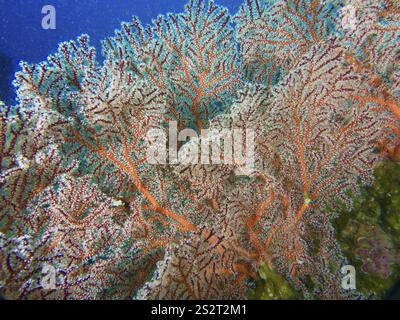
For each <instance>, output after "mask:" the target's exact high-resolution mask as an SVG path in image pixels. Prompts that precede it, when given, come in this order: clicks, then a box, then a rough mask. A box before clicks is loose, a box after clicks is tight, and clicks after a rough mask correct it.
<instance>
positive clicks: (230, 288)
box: [0, 0, 400, 299]
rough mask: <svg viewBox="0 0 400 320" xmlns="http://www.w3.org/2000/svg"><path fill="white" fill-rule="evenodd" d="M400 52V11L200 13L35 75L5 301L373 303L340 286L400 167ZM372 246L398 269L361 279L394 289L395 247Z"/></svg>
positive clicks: (13, 136) (6, 215)
mask: <svg viewBox="0 0 400 320" xmlns="http://www.w3.org/2000/svg"><path fill="white" fill-rule="evenodd" d="M399 43H400V7H399V4H398V3H397V2H396V1H383V0H374V1H364V0H349V1H344V0H343V1H342V0H284V1H277V0H275V1H272V0H264V1H263V0H245V1H244V3H243V5H242V7H241V9H240V11H239V12H238V13H237V14H236V15H231V14H230V13H228V11H227V9H226V8H224V7H221V6H219V5H217V4H216V3H214V2H213V1H205V0H204V1H202V0H191V1H190V2H189V3H188V4H187V5H186V8H185V10H184V12H183V13H181V14H167V15H165V16H159V17H158V18H157V19H156V20H154V21H153V23H152V24H151V25H148V26H144V25H142V24H141V22H140V21H139V20H138V19H137V18H133V20H132V21H131V22H129V23H123V24H122V27H121V29H120V30H118V31H116V32H115V36H114V37H112V38H108V39H106V40H105V41H104V43H103V56H104V62H102V63H100V62H99V61H102V59H100V58H99V57H96V55H97V53H96V51H95V49H94V48H93V47H92V46H91V45H90V44H89V37H88V36H87V35H83V36H81V37H80V38H78V39H77V40H76V41H69V42H65V43H61V44H60V46H59V48H58V51H57V52H56V53H55V54H52V55H50V56H49V57H48V58H47V60H46V61H44V62H42V63H39V64H28V63H26V62H22V63H21V71H19V72H18V73H17V74H16V79H15V82H14V84H15V87H16V90H17V94H18V102H17V104H16V105H15V106H5V105H2V107H1V122H0V128H1V135H0V138H1V140H0V148H1V149H0V156H1V158H0V160H1V174H0V184H1V199H0V201H1V215H0V230H1V233H0V250H1V251H0V261H1V264H2V269H1V273H0V292H1V294H2V296H3V297H5V298H7V299H132V298H135V299H245V298H248V297H249V292H253V293H254V292H255V291H257V290H258V289H257V288H258V283H259V282H260V280H262V279H264V280H265V279H267V282H268V281H270V283H275V284H276V285H277V286H278V287H279V288H278V290H276V292H278V293H279V292H280V293H279V294H278V293H276V292H275V293H273V292H272V291H271V292H270V293H269V294H267V295H266V296H268V297H270V298H276V299H278V298H285V297H286V298H288V297H292V298H293V297H294V296H295V297H297V298H301V299H353V298H355V299H359V298H368V297H369V296H370V295H369V294H368V293H362V292H360V291H358V290H357V289H356V288H354V287H352V288H351V289H352V290H349V289H348V288H346V286H342V278H343V275H342V273H341V268H342V267H343V266H346V265H349V261H348V257H347V256H346V254H345V252H344V251H343V250H342V248H341V246H340V245H339V241H338V238H337V236H336V230H335V224H334V220H335V219H337V218H338V216H339V212H340V210H339V209H338V208H339V207H342V206H343V205H345V206H346V208H347V209H351V207H352V201H351V199H352V198H351V196H350V194H357V193H358V192H359V191H360V190H361V189H360V187H363V186H365V185H371V183H373V181H374V169H375V167H376V166H377V165H378V164H379V163H381V162H382V160H383V159H384V158H387V157H388V155H387V154H388V152H389V151H393V150H397V151H396V152H397V155H398V145H399V139H400V121H399V120H400V47H399ZM171 126H172V127H174V128H175V130H172V131H171ZM204 130H206V134H205V135H204V134H203V133H204ZM235 130H237V131H235ZM171 132H172V135H171ZM202 132H203V133H202ZM235 132H236V134H235ZM222 133H223V134H222ZM170 146H175V147H176V148H175V147H172V148H171V150H170V148H169V147H170ZM201 146H206V147H205V148H203V147H201ZM236 148H237V150H236V151H235V150H233V149H236ZM396 148H397V149H396ZM219 149H225V150H224V151H225V152H219V153H218V152H217V151H218V150H219ZM388 150H389V151H388ZM219 151H221V150H219ZM384 151H385V152H384ZM177 154H178V155H177ZM391 154H392V155H393V154H395V153H394V152H391ZM211 157H213V159H211ZM178 158H179V159H178ZM165 159H166V160H165ZM212 160H219V161H217V163H216V162H215V161H212ZM236 160H237V161H236ZM363 241H364V243H365V245H366V247H365V248H362V249H360V250H359V251H358V252H359V254H360V255H366V256H369V258H370V259H373V258H374V256H377V257H376V259H377V260H379V259H384V261H383V262H381V264H379V263H377V262H375V263H373V262H371V261H365V262H364V263H363V266H362V270H357V272H358V273H362V272H369V271H373V270H375V269H378V272H379V273H381V274H382V275H383V276H384V277H388V276H389V275H390V268H391V265H390V264H391V263H393V259H392V260H391V258H390V257H389V256H390V254H389V250H390V248H389V247H388V246H387V245H385V242H384V240H383V238H382V237H381V236H379V237H378V238H377V239H376V240H374V239H373V238H371V239H365V240H363ZM382 248H383V254H385V257H380V254H379V252H380V251H382V250H381V249H382ZM386 256H388V258H386ZM292 293H293V295H294V296H292Z"/></svg>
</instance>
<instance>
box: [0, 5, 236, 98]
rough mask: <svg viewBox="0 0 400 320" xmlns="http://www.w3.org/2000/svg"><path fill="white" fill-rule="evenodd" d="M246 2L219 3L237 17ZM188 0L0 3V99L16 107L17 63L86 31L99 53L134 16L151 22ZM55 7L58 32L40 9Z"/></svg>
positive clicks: (44, 54)
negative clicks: (44, 20) (45, 22)
mask: <svg viewBox="0 0 400 320" xmlns="http://www.w3.org/2000/svg"><path fill="white" fill-rule="evenodd" d="M242 2H243V0H216V3H218V4H220V5H224V6H226V7H227V8H228V9H229V11H230V12H231V13H236V12H237V11H238V9H239V6H240V4H241V3H242ZM186 3H187V0H81V1H79V0H0V100H2V101H5V102H7V103H13V100H14V98H15V90H14V88H13V87H12V84H11V82H12V80H13V78H14V74H15V72H16V71H17V70H18V63H19V61H21V60H25V61H28V62H31V63H35V62H40V61H43V60H45V59H46V57H47V56H48V55H49V54H50V53H52V52H54V51H55V50H56V49H57V47H58V43H60V42H62V41H66V40H71V39H76V37H77V36H79V35H81V34H83V33H87V34H89V35H90V37H91V43H92V45H94V46H95V47H96V48H97V49H98V52H101V51H100V50H101V43H100V41H101V40H103V39H104V38H105V37H107V36H112V35H113V33H114V30H115V29H118V28H119V27H120V23H121V22H122V21H130V20H131V18H132V16H133V15H136V16H138V17H139V18H140V19H141V21H142V22H143V23H150V22H151V20H152V19H154V18H156V17H157V16H158V15H159V14H165V13H167V12H182V11H183V10H184V5H185V4H186ZM48 4H49V5H53V6H54V7H55V8H56V12H57V29H56V30H44V29H42V27H41V21H42V18H43V16H44V15H43V14H42V13H41V11H42V7H43V6H45V5H48Z"/></svg>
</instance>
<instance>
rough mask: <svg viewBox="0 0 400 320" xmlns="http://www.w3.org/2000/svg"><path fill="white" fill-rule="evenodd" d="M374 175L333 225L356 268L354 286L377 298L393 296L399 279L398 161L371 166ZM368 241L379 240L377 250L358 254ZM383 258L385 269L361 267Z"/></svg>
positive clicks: (376, 241) (346, 253)
mask: <svg viewBox="0 0 400 320" xmlns="http://www.w3.org/2000/svg"><path fill="white" fill-rule="evenodd" d="M375 178H376V180H375V183H374V184H373V185H372V186H370V187H366V188H363V190H362V192H361V194H360V195H359V196H357V197H356V196H354V197H353V208H352V209H351V210H348V209H346V208H342V210H341V211H340V216H339V218H338V219H337V221H336V224H335V227H336V228H335V229H336V232H337V235H338V240H339V243H340V246H341V248H342V250H343V253H344V255H345V256H346V257H347V258H348V259H349V262H350V263H351V264H352V265H354V266H355V268H356V270H357V289H358V290H359V291H360V292H362V293H363V294H365V295H370V294H371V293H373V294H374V298H378V299H381V298H394V297H392V295H393V292H395V291H396V290H394V289H395V288H394V286H395V285H396V282H398V280H399V279H400V267H399V265H398V262H399V248H400V164H398V163H393V162H385V163H383V164H382V165H381V166H379V167H378V168H377V169H376V170H375ZM371 243H379V244H380V245H381V247H379V248H380V249H381V251H380V252H376V255H375V256H373V255H369V256H368V255H363V254H361V253H365V252H372V249H371V248H370V247H371ZM368 250H369V251H368ZM384 258H385V259H387V260H388V261H389V262H388V263H387V268H389V270H385V271H386V272H382V270H379V268H377V269H378V270H365V269H366V267H365V266H366V265H368V264H370V265H372V264H373V263H375V262H374V261H373V260H374V259H381V260H382V259H384ZM375 264H379V262H378V263H375ZM373 271H375V272H373ZM389 291H390V292H392V293H391V294H390V295H389V296H388V293H389Z"/></svg>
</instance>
